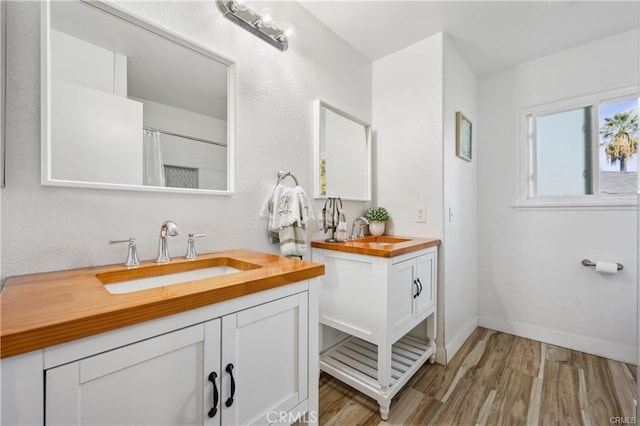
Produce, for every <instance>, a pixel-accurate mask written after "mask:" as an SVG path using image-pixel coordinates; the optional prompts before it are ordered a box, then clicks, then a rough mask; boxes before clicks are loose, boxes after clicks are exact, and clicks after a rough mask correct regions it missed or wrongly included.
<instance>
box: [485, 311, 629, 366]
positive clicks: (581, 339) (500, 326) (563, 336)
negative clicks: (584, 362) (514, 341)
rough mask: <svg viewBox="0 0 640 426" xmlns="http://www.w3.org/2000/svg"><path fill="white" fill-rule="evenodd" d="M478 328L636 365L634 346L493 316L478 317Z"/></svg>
mask: <svg viewBox="0 0 640 426" xmlns="http://www.w3.org/2000/svg"><path fill="white" fill-rule="evenodd" d="M478 320H479V325H480V327H486V328H489V329H491V330H496V331H502V332H504V333H509V334H515V335H516V336H520V337H526V338H527V339H532V340H537V341H540V342H544V343H550V344H552V345H556V346H562V347H565V348H569V349H573V350H576V351H580V352H586V353H589V354H593V355H598V356H602V357H605V358H609V359H613V360H616V361H622V362H627V363H629V364H634V365H635V364H636V363H637V361H638V359H637V357H636V347H635V346H634V345H629V346H627V345H619V344H614V343H611V342H608V341H606V340H600V339H594V338H592V337H587V336H577V335H574V334H570V333H566V332H564V331H559V330H553V329H550V328H546V327H540V326H537V325H533V324H527V323H523V322H517V321H512V320H509V319H506V318H501V317H496V316H493V315H478Z"/></svg>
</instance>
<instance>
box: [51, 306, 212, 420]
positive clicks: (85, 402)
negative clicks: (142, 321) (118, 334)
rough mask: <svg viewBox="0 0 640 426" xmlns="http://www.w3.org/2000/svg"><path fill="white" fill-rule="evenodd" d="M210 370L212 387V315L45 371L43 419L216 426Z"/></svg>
mask: <svg viewBox="0 0 640 426" xmlns="http://www.w3.org/2000/svg"><path fill="white" fill-rule="evenodd" d="M212 372H213V373H215V376H217V379H216V383H215V386H216V390H219V389H220V376H221V375H220V320H219V319H216V320H212V321H209V322H207V323H204V324H198V325H195V326H192V327H188V328H185V329H181V330H178V331H174V332H172V333H167V334H164V335H161V336H157V337H154V338H151V339H148V340H144V341H141V342H138V343H134V344H131V345H128V346H124V347H122V348H119V349H114V350H111V351H108V352H105V353H102V354H99V355H95V356H92V357H89V358H85V359H82V360H79V361H76V362H73V363H70V364H66V365H62V366H60V367H55V368H51V369H49V370H46V372H45V374H46V385H45V392H46V395H45V407H46V408H45V422H46V424H47V425H79V424H84V425H132V424H135V425H177V424H179V425H219V424H220V418H221V413H220V409H219V407H220V403H218V409H217V412H216V413H213V411H212V412H211V413H210V410H211V408H212V404H213V398H214V396H213V394H214V384H213V383H212V382H210V381H208V378H209V377H212V378H213V375H211V373H212ZM209 414H213V417H210V416H209Z"/></svg>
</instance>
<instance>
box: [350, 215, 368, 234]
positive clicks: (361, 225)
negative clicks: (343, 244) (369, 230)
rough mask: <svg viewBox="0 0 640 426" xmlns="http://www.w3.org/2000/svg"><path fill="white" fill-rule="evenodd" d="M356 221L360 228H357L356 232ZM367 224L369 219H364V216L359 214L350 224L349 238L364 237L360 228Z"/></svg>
mask: <svg viewBox="0 0 640 426" xmlns="http://www.w3.org/2000/svg"><path fill="white" fill-rule="evenodd" d="M358 222H360V228H359V231H360V232H358V233H356V224H357V223H358ZM368 224H369V221H368V220H367V219H365V217H364V216H360V217H359V218H357V219H356V220H354V221H353V225H351V239H354V238H362V237H364V230H363V229H362V227H363V226H364V225H368Z"/></svg>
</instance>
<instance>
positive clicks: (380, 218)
mask: <svg viewBox="0 0 640 426" xmlns="http://www.w3.org/2000/svg"><path fill="white" fill-rule="evenodd" d="M364 217H365V219H367V220H368V221H369V232H370V233H371V235H376V236H377V235H382V234H384V227H385V224H386V223H387V222H389V212H388V211H387V209H385V208H384V207H370V208H368V209H367V211H366V212H364Z"/></svg>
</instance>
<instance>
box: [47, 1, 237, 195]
mask: <svg viewBox="0 0 640 426" xmlns="http://www.w3.org/2000/svg"><path fill="white" fill-rule="evenodd" d="M43 19H44V20H45V21H44V25H43V31H42V55H43V61H42V64H43V67H42V99H43V120H42V126H43V128H42V137H43V140H42V184H44V185H58V186H74V187H100V188H111V189H132V190H150V191H168V192H195V193H228V192H231V191H233V176H234V175H233V141H234V120H233V118H234V114H233V111H234V97H233V93H234V89H233V86H234V75H235V72H234V64H233V62H232V61H230V60H228V59H226V58H223V57H221V56H219V55H217V54H216V53H214V52H211V51H210V50H208V49H206V48H204V47H202V46H199V45H197V44H194V43H192V42H190V41H188V40H185V39H183V38H181V37H179V36H177V35H175V34H173V33H171V32H169V31H167V30H164V29H162V28H158V27H157V26H155V25H153V24H151V23H149V22H147V21H145V20H143V19H141V18H138V17H135V16H133V15H131V14H129V13H126V12H124V11H123V10H122V9H121V8H119V7H117V6H113V5H107V4H104V3H101V2H94V1H92V2H81V1H64V2H44V3H43Z"/></svg>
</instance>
